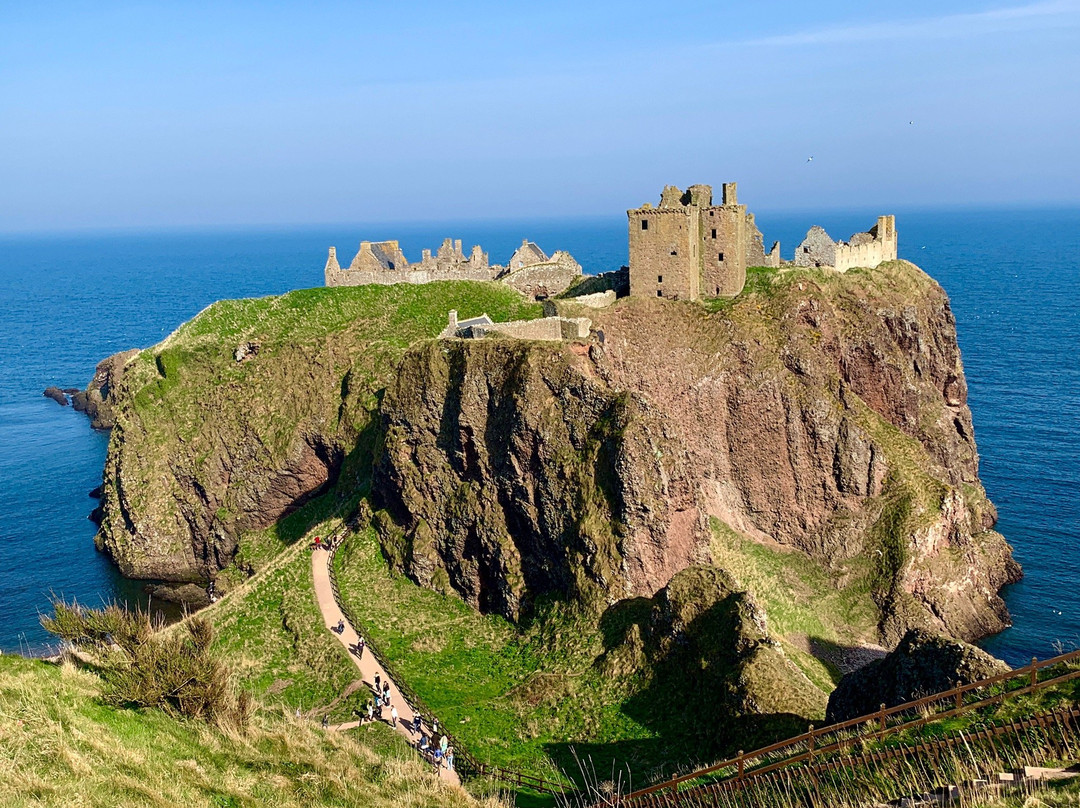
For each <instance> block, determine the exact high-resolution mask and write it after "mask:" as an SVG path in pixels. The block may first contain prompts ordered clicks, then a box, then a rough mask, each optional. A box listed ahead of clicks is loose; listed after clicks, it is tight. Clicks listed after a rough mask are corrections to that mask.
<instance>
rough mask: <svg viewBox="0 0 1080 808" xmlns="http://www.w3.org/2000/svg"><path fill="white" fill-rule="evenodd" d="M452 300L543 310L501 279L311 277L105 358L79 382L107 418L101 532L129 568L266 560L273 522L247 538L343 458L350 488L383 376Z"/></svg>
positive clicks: (219, 307)
mask: <svg viewBox="0 0 1080 808" xmlns="http://www.w3.org/2000/svg"><path fill="white" fill-rule="evenodd" d="M464 297H467V298H468V300H469V305H471V306H475V310H473V309H469V308H467V306H465V305H463V304H462V302H461V301H462V299H463V298H464ZM455 307H457V308H459V309H461V311H462V315H463V316H472V315H477V314H480V313H481V312H483V311H486V312H487V313H489V314H490V315H491V316H492V317H493V318H495V319H496V320H498V321H505V320H512V319H521V318H523V317H535V316H537V315H538V314H539V306H536V305H529V304H526V303H524V302H523V301H522V299H521V297H520V295H518V294H517V293H516V292H514V291H513V290H511V289H509V288H508V287H507V286H505V285H504V284H498V283H490V284H487V283H460V282H446V283H432V284H426V285H423V286H418V285H412V284H400V285H397V286H392V287H391V286H377V287H352V288H340V289H303V290H296V291H293V292H290V293H288V294H286V295H281V296H277V297H266V298H257V299H247V300H226V301H219V302H218V303H215V304H213V305H212V306H209V307H207V308H206V309H205V310H203V311H202V312H201V313H200V314H199V315H197V316H196V317H195V318H193V319H192V320H191V321H189V322H187V323H185V324H184V325H182V326H181V327H180V328H179V329H177V330H176V331H175V332H173V333H172V334H171V335H170V336H169V337H168V338H167V339H166V340H164V341H163V342H161V343H160V344H158V345H155V346H154V347H152V348H150V349H147V350H145V351H131V352H127V353H124V354H118V355H117V356H115V357H111V358H110V359H108V360H106V361H105V362H102V363H101V364H100V365H99V366H98V370H97V372H96V373H95V376H94V381H93V382H92V384H91V386H90V388H88V390H87V393H86V395H85V396H84V398H85V400H86V403H87V408H88V410H93V406H92V405H96V410H93V412H92V414H94V415H95V418H96V420H95V426H103V427H107V426H111V427H112V435H111V439H110V441H109V452H108V456H107V458H106V462H105V473H104V480H103V483H104V484H103V486H102V498H101V511H100V516H101V523H100V530H99V532H98V537H97V542H98V545H99V547H101V548H102V549H103V550H105V551H106V552H108V553H109V554H110V555H111V556H112V558H113V559H114V560H115V561H116V563H117V564H118V565H119V567H120V569H121V571H122V572H123V573H124V574H125V575H128V576H130V577H135V578H150V579H158V580H165V581H169V582H185V581H205V580H206V579H207V578H213V577H214V576H215V575H216V573H217V572H218V570H220V569H222V568H224V567H226V566H229V565H230V564H234V563H236V564H239V565H240V566H241V567H243V568H245V569H250V568H251V567H253V566H256V565H257V564H258V563H262V562H263V561H265V560H266V559H267V558H268V557H269V556H271V555H272V554H273V551H274V549H275V548H276V547H280V544H277V545H275V542H280V541H281V540H282V539H281V537H280V536H279V535H271V534H272V533H273V531H266V532H265V533H264V535H261V536H257V537H254V538H253V541H254V542H265V545H264V546H263V548H262V549H259V548H256V549H255V550H254V551H253V553H252V554H251V555H250V556H246V555H245V554H244V553H243V547H242V546H241V539H242V538H243V537H245V536H246V535H248V534H251V533H253V532H255V531H261V530H263V529H265V528H268V527H269V526H272V525H274V524H275V522H276V521H277V520H279V519H280V518H281V517H283V516H285V515H287V514H289V513H291V512H292V511H293V510H295V509H296V508H298V507H300V506H302V505H303V504H304V503H306V502H308V501H310V500H311V499H312V498H313V497H316V496H318V495H319V494H320V493H322V492H324V491H326V490H327V489H328V488H330V487H331V486H332V485H333V484H334V482H335V480H337V479H338V478H339V475H341V474H343V473H344V474H346V475H350V476H349V480H350V483H349V485H346V486H343V490H344V495H343V496H345V497H355V496H356V495H357V494H356V489H357V488H358V486H359V484H360V482H361V479H362V481H365V482H366V480H367V476H368V470H369V468H370V441H371V435H372V432H373V430H372V427H373V425H374V423H375V413H376V410H377V407H378V399H377V394H378V391H379V390H381V389H382V388H383V387H384V386H385V385H386V384H387V382H388V381H389V380H390V378H391V377H392V375H393V372H394V368H395V367H396V366H397V363H398V362H399V360H400V358H401V355H402V354H403V353H404V351H405V350H406V349H407V348H408V346H409V345H410V344H411V343H412V342H414V341H416V340H421V339H429V338H431V337H434V336H435V335H436V334H438V333H439V331H440V330H441V329H442V328H443V327H445V324H446V312H447V311H448V310H449V309H451V308H455ZM350 459H351V460H352V462H351V463H350V462H349V461H350Z"/></svg>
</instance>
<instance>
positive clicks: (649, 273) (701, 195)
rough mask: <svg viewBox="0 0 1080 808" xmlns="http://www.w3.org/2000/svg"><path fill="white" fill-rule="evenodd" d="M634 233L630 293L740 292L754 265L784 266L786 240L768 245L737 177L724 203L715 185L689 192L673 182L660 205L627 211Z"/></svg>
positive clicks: (680, 296) (683, 296) (677, 296)
mask: <svg viewBox="0 0 1080 808" xmlns="http://www.w3.org/2000/svg"><path fill="white" fill-rule="evenodd" d="M626 215H627V219H628V221H629V233H630V294H631V295H638V296H649V297H665V298H668V299H670V300H697V299H698V298H699V297H719V296H721V295H726V296H730V295H737V294H738V293H739V292H741V291H742V288H743V284H745V283H746V268H747V267H748V266H772V267H779V266H780V243H779V242H776V243H775V244H773V247H772V250H770V251H769V252H768V253H766V252H765V249H764V240H763V238H762V235H761V232H760V231H759V230H758V229H757V225H756V224H755V223H754V215H753V214H752V213H748V212H747V210H746V205H740V204H739V203H738V199H737V197H736V185H735V183H734V182H728V183H724V186H723V191H722V196H721V203H720V204H719V205H714V204H713V198H712V187H711V186H709V185H691V186H690V187H689V188H688V189H687V190H686V192H685V193H684V192H682V191H680V190H679V189H678V188H676V187H675V186H674V185H668V186H667V187H665V188H664V191H663V193H662V194H661V195H660V205H659V207H655V208H654V207H653V206H652V205H650V204H647V203H646V204H645V205H643V206H642V207H640V208H637V209H635V210H628V211H627V212H626Z"/></svg>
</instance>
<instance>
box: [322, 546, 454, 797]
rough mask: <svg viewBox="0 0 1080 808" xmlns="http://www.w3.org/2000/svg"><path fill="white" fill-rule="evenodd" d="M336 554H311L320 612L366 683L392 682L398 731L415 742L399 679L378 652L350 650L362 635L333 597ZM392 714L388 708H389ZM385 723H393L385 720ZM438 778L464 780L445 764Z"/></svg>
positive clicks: (426, 729) (451, 781)
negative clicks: (381, 661) (332, 569)
mask: <svg viewBox="0 0 1080 808" xmlns="http://www.w3.org/2000/svg"><path fill="white" fill-rule="evenodd" d="M333 557H334V556H333V553H331V552H328V551H326V550H315V551H313V552H312V553H311V576H312V578H313V579H314V581H315V600H316V601H318V603H319V611H320V612H322V616H323V622H324V623H325V624H326V628H327V630H328V631H331V633H333V635H334V636H335V637H336V638H337V640H338V642H340V643H341V644H342V645H343V646H345V650H346V652H348V654H349V658H350V659H351V660H352V661H353V663H354V664H355V665H356V667H357V668H359V669H360V678H361V679H363V681H364V684H366V685H367V686H368V687H371V688H374V687H375V684H374V683H375V675H376V674H378V676H379V679H380V681H384V682H390V704H391V706H393V707H396V708H397V711H398V723H397V732H398V733H399V734H400V735H401V736H402V737H404V738H406V739H408V741H409V742H410V743H415V742H416V741H418V740H420V739H419V737H418V736H417V735H415V734H414V733H413V731H412V720H413V715H414V711H413V708H412V705H410V704H409V703H408V702H407V701H405V698H404V696H402V695H401V691H400V690H399V689H398V686H397V682H395V681H394V680H393V679H391V678H390V677H389V676H388V675H387V673H386V671H385V670H384V669H383V667H382V665H380V664H379V661H378V660H377V659H375V655H374V654H372V653H370V652H368V651H365V652H364V655H363V656H362V657H360V658H357V656H356V654H354V653H353V652H352V651H351V650H350V649H352V648H353V647H354V646H355V645H356V643H357V642H358V641H359V639H360V638H359V635H358V634H357V633H356V629H355V628H354V627H353V626H351V625H350V624H349V621H348V620H347V619H346V618H345V615H344V614H342V612H341V609H340V608H339V607H338V604H337V600H335V598H334V588H333V586H332V585H331V583H330V564H331V562H332V559H333ZM339 621H341V622H344V624H345V630H344V631H343V632H342V633H341V634H338V633H337V632H336V631H332V629H333V628H335V627H336V626H337V625H338V622H339ZM386 714H387V716H389V711H386ZM385 723H390V722H389V720H386V721H385ZM359 725H360V722H359V721H350V722H348V723H345V724H339V725H337V726H336V727H334V729H339V730H342V729H352V728H353V727H357V726H359ZM420 731H421V732H422V733H427V734H428V735H429V736H430V735H431V728H430V727H429V726H428V725H427V724H426V723H424V724H422V725H421V729H420ZM438 771H439V778H440V779H441V780H443V781H444V782H446V783H448V784H450V785H453V786H456V787H458V788H461V779H460V778H459V777H458V774H457V772H456V771H451V770H449V769H447V768H446V767H445V766H439V769H438Z"/></svg>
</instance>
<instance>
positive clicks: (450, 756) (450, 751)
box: [446, 746, 454, 771]
mask: <svg viewBox="0 0 1080 808" xmlns="http://www.w3.org/2000/svg"><path fill="white" fill-rule="evenodd" d="M446 768H447V769H448V770H449V771H453V770H454V747H452V746H450V747H447V750H446Z"/></svg>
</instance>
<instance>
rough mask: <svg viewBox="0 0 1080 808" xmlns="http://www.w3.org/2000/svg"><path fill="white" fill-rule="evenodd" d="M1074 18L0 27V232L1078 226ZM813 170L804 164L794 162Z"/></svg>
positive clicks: (118, 11)
mask: <svg viewBox="0 0 1080 808" xmlns="http://www.w3.org/2000/svg"><path fill="white" fill-rule="evenodd" d="M1078 143H1080V0H1050V1H1049V2H1035V3H1027V4H1024V3H1020V4H1008V3H998V4H993V3H982V2H955V3H948V4H942V3H940V2H937V3H932V2H926V1H925V0H913V1H912V2H907V3H905V4H903V6H902V7H899V8H898V7H894V6H893V4H870V3H865V2H859V3H853V2H828V1H827V0H818V2H815V3H796V2H775V1H773V0H757V1H756V2H743V3H738V4H734V3H718V2H696V0H684V2H681V3H678V4H666V3H658V2H655V0H653V2H648V3H638V2H634V1H633V0H623V1H622V2H618V3H614V2H591V3H587V2H581V1H580V0H579V1H578V2H554V3H544V2H535V3H530V4H518V3H508V2H491V3H482V2H474V3H469V2H462V3H453V4H450V3H446V4H442V3H439V4H436V3H422V2H417V3H387V2H380V3H368V2H352V3H329V2H315V1H314V0H309V2H305V3H280V4H279V3H244V2H215V3H199V2H185V3H175V4H164V3H110V2H105V1H104V0H98V2H85V3H63V2H55V3H41V2H27V3H22V2H15V0H5V2H4V3H2V4H0V230H3V231H25V230H51V229H64V230H67V229H78V228H98V227H100V228H115V227H121V228H126V227H161V226H189V225H195V226H202V225H221V226H232V225H247V224H316V223H331V222H352V221H365V220H367V221H371V220H397V219H425V220H437V219H467V218H488V217H514V218H516V217H528V216H555V217H558V216H571V215H619V214H620V213H621V212H622V211H624V210H625V209H626V208H627V207H632V206H636V205H638V204H640V203H641V202H644V201H654V200H655V199H656V198H657V197H658V196H659V191H660V188H661V186H663V185H664V184H665V183H676V184H680V185H686V184H690V183H693V182H706V183H712V184H714V185H719V184H720V183H721V182H723V181H725V180H731V179H734V180H738V182H739V190H740V198H741V201H745V202H748V203H750V204H751V206H752V207H754V208H757V209H760V210H767V209H773V210H777V209H796V208H835V207H853V206H860V207H862V206H873V207H875V208H880V209H882V210H885V209H895V208H904V207H912V206H938V205H940V206H951V205H993V206H999V205H1011V204H1016V205H1025V206H1026V205H1043V204H1045V205H1055V204H1068V205H1075V204H1080V150H1078V145H1077V144H1078ZM811 155H813V157H814V160H813V162H809V163H808V162H807V158H808V157H809V156H811Z"/></svg>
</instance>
